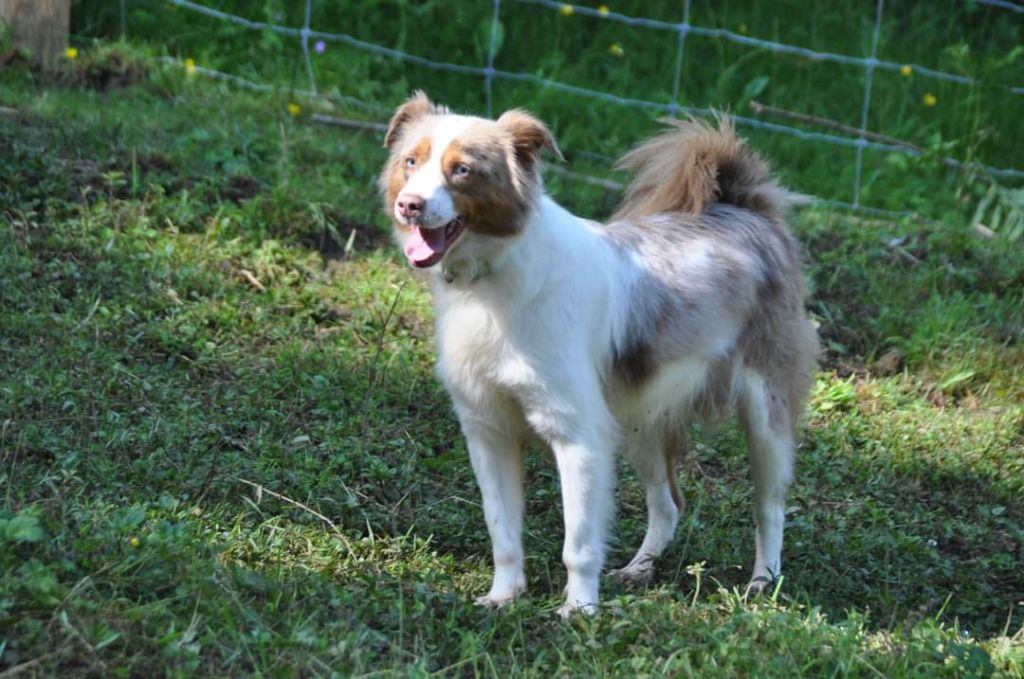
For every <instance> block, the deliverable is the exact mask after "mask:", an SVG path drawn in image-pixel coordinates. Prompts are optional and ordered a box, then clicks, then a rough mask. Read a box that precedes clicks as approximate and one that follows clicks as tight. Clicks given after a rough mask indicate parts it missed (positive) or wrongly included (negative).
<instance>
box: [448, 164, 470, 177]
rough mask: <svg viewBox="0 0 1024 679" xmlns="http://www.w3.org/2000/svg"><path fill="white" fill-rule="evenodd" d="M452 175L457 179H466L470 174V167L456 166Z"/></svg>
mask: <svg viewBox="0 0 1024 679" xmlns="http://www.w3.org/2000/svg"><path fill="white" fill-rule="evenodd" d="M452 174H453V175H454V176H456V177H465V176H466V175H467V174H469V165H465V164H461V165H456V166H455V169H454V170H452Z"/></svg>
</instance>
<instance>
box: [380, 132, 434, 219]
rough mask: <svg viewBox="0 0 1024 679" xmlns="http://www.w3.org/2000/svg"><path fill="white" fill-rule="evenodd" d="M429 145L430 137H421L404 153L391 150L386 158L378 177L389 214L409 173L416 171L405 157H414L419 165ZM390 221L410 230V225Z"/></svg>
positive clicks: (426, 157) (424, 157)
mask: <svg viewBox="0 0 1024 679" xmlns="http://www.w3.org/2000/svg"><path fill="white" fill-rule="evenodd" d="M430 147H431V143H430V137H423V138H422V139H420V140H419V141H418V142H416V144H415V145H413V146H412V147H411V148H409V149H408V150H407V151H405V152H404V153H399V152H398V151H399V150H400V149H395V150H394V151H393V152H392V154H391V158H389V159H388V164H387V166H386V167H385V168H384V173H383V174H381V177H380V186H381V189H382V191H383V193H384V211H385V212H387V213H388V214H389V215H390V214H391V206H393V205H394V204H395V200H396V199H397V198H398V194H399V193H401V191H402V188H403V187H405V185H406V183H407V182H408V181H409V175H411V174H412V173H413V172H415V171H416V170H414V169H411V168H409V167H408V165H407V164H406V162H405V161H406V159H408V158H414V159H415V160H416V167H420V166H422V165H423V164H424V163H425V162H426V161H427V159H428V158H430ZM391 221H392V222H394V224H395V228H398V229H401V230H402V231H406V232H408V231H410V230H411V227H409V226H407V225H405V224H401V223H399V222H396V221H395V220H394V219H392V220H391Z"/></svg>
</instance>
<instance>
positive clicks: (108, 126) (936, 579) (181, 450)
mask: <svg viewBox="0 0 1024 679" xmlns="http://www.w3.org/2000/svg"><path fill="white" fill-rule="evenodd" d="M95 49H98V50H113V51H118V50H119V51H120V53H121V55H122V56H125V54H124V53H125V52H127V57H126V58H130V59H137V60H140V61H142V62H145V65H146V68H145V70H144V73H145V76H144V77H141V78H139V79H137V80H134V81H130V82H118V83H117V87H118V88H121V87H123V89H115V90H112V91H108V92H102V91H99V89H97V87H95V86H96V85H97V80H96V78H95V77H93V76H89V77H81V78H79V77H77V76H79V75H81V73H82V72H83V71H84V70H85V69H84V67H83V66H69V67H68V68H69V70H68V71H66V72H65V74H64V76H63V77H61V78H56V79H55V78H54V77H53V76H51V75H48V74H41V73H37V72H34V71H31V70H29V69H27V68H25V67H20V66H19V67H12V68H5V69H3V70H0V105H3V106H5V107H10V108H14V109H16V110H17V113H16V114H3V116H2V117H0V157H3V158H4V159H5V162H4V163H3V164H0V230H2V232H0V308H2V313H0V479H2V484H0V488H2V493H3V498H2V504H0V543H2V549H0V566H2V568H0V672H6V673H10V672H22V673H24V674H27V675H29V676H32V675H36V676H58V675H59V676H70V675H76V676H106V675H124V676H138V675H143V674H159V675H167V676H194V675H195V674H197V673H198V674H207V675H235V676H249V675H256V674H259V675H271V676H330V675H338V676H353V675H362V674H386V675H391V674H394V675H407V676H425V675H428V674H442V675H485V676H505V675H508V674H531V675H539V674H545V675H558V676H576V675H638V676H640V675H662V674H668V675H673V676H676V675H681V676H751V675H757V676H779V677H791V676H798V675H805V676H878V675H879V674H881V675H883V676H906V677H915V676H993V675H1001V676H1020V675H1021V674H1022V673H1024V614H1022V607H1024V569H1022V568H1021V563H1022V562H1024V507H1022V505H1021V503H1020V497H1021V496H1022V494H1024V455H1022V452H1024V397H1022V395H1024V388H1022V386H1024V369H1022V366H1024V360H1022V359H1024V349H1022V344H1021V335H1022V330H1024V303H1022V302H1024V300H1022V296H1024V293H1022V290H1024V285H1022V282H1024V280H1022V272H1024V252H1022V251H1021V249H1020V247H1019V245H1018V244H1014V243H1012V242H1009V241H1008V240H1006V239H1004V238H1003V237H1001V236H1000V235H998V234H997V236H996V238H995V239H994V240H983V239H981V238H978V237H976V236H973V235H972V234H971V233H970V232H969V231H968V230H967V229H966V228H965V227H964V226H963V225H962V224H961V223H959V222H958V221H956V218H957V215H958V214H959V212H958V211H957V210H956V209H951V210H950V211H949V212H948V213H946V217H947V218H948V221H947V222H915V221H904V222H898V223H897V222H893V223H890V222H873V221H865V220H862V219H859V218H855V217H851V216H848V215H843V214H840V213H832V212H828V211H822V210H818V209H815V210H808V211H804V212H802V213H800V214H799V215H797V217H796V220H795V221H796V228H797V231H798V233H799V235H800V237H801V239H802V240H803V241H804V243H805V244H806V246H807V249H808V262H809V277H810V280H811V283H812V289H813V297H812V300H811V308H812V310H813V312H814V313H815V316H816V318H817V319H818V321H819V322H820V326H821V328H820V329H821V333H822V336H823V338H824V339H825V341H826V344H827V353H826V356H825V358H824V363H823V370H822V373H821V374H820V376H819V380H818V383H817V386H816V388H815V393H814V396H813V399H812V404H811V408H810V413H809V416H808V426H807V431H806V435H805V438H804V442H803V444H802V448H801V452H800V473H799V478H798V481H797V483H796V485H795V487H794V490H793V493H792V497H791V499H790V507H789V510H788V514H789V530H788V533H787V545H786V553H785V560H786V563H787V579H786V580H785V582H784V584H783V587H782V589H781V590H780V591H779V592H777V593H776V594H775V595H774V596H771V597H765V598H759V599H756V600H750V601H748V600H745V599H744V598H743V597H742V596H740V595H739V594H738V588H739V587H740V586H741V585H742V583H743V582H744V577H745V576H746V571H747V569H748V568H749V560H750V558H751V534H752V521H751V519H750V512H749V507H750V489H749V484H748V482H747V478H746V475H747V471H746V465H745V461H744V453H743V446H742V441H741V437H740V436H739V434H738V432H737V431H736V430H735V429H734V428H732V427H731V426H726V427H723V428H722V429H721V430H719V431H717V432H706V433H705V434H704V435H703V436H700V437H698V440H699V441H700V442H701V443H700V445H698V446H697V448H696V450H695V453H694V455H693V457H692V458H691V459H690V460H689V461H688V462H687V464H686V466H685V468H684V469H683V470H682V474H683V479H684V483H683V485H684V494H685V496H686V499H687V502H688V509H687V512H686V514H685V516H684V519H683V521H682V524H681V526H680V529H679V532H678V538H677V541H676V543H675V544H674V545H673V547H672V548H671V549H670V550H669V552H668V553H667V554H666V555H665V556H664V557H663V558H662V559H661V561H660V563H659V564H658V565H659V569H658V575H657V576H656V578H655V580H654V582H653V583H652V584H651V585H650V586H649V587H646V588H628V587H624V586H620V585H616V584H614V583H606V587H605V602H606V604H605V606H604V607H603V611H602V614H601V615H600V616H598V617H597V618H595V619H593V620H587V619H577V620H573V621H571V622H568V623H565V622H562V621H560V620H558V619H557V618H556V617H555V615H554V610H555V608H556V607H557V605H558V604H559V596H560V594H561V588H562V586H563V584H564V573H563V569H562V566H561V564H560V559H559V554H560V535H561V530H560V526H561V517H560V508H559V502H558V488H557V479H556V475H555V470H554V465H553V464H551V461H550V460H549V458H548V456H547V455H546V454H545V453H544V452H543V451H540V450H537V451H534V452H533V454H532V455H531V456H530V460H529V465H528V507H527V515H528V520H527V529H528V530H527V535H526V549H527V554H528V564H527V570H528V580H529V587H530V595H529V596H528V597H527V598H525V599H524V600H522V601H521V602H519V603H516V604H514V605H513V606H511V607H510V608H508V609H506V610H503V611H500V612H488V611H485V610H481V609H478V608H475V607H474V606H473V605H472V604H471V600H472V596H473V595H474V594H476V593H479V592H480V591H482V590H483V589H485V588H486V586H487V582H488V577H489V571H490V566H489V563H488V562H489V558H490V557H489V551H490V550H489V545H488V542H487V537H486V529H485V527H484V522H483V519H482V513H481V510H480V507H479V505H478V495H477V491H476V489H475V486H474V483H473V479H472V473H471V470H470V468H469V465H468V463H467V459H466V452H465V448H464V444H463V442H462V440H461V438H460V436H459V433H458V427H457V424H456V423H455V421H454V418H453V416H452V415H451V412H450V408H449V406H448V402H447V399H446V397H445V395H444V393H443V391H442V390H441V388H440V387H439V386H438V384H437V383H436V382H435V380H434V378H433V376H432V374H431V365H432V360H433V358H432V357H433V349H432V340H431V332H430V306H429V299H428V296H427V294H426V291H425V290H424V289H423V288H422V287H421V286H420V284H418V283H417V282H416V281H415V279H414V278H413V276H411V275H410V274H409V272H408V271H407V269H406V267H405V266H404V265H403V264H402V263H401V262H400V261H399V258H397V257H395V256H394V253H393V252H392V250H391V248H390V247H389V246H388V244H387V242H386V231H385V228H384V223H383V220H382V218H381V217H380V216H379V214H378V213H379V207H378V204H377V198H376V193H375V189H374V184H373V182H374V177H375V174H376V171H377V168H378V167H379V165H380V164H381V163H382V161H383V152H382V151H381V149H380V148H379V139H378V138H377V137H376V136H375V135H374V134H370V133H362V132H352V131H343V130H337V129H334V128H326V127H318V126H316V125H315V124H313V123H311V122H309V120H308V119H307V118H306V117H304V116H299V117H297V118H293V117H290V116H288V114H287V113H286V109H285V104H286V103H287V101H288V97H287V95H286V94H281V95H274V94H269V95H251V94H247V93H244V92H242V93H240V92H237V91H232V90H229V89H225V88H223V87H221V86H219V85H217V84H213V83H209V82H206V81H202V80H199V79H189V78H186V77H184V75H183V74H182V73H181V72H180V71H179V70H177V69H173V68H171V69H164V68H160V67H157V66H154V65H153V64H152V63H151V62H150V61H148V59H149V58H148V57H146V56H145V55H144V54H143V56H139V55H138V54H137V53H134V52H133V51H132V50H130V49H129V48H128V47H125V46H109V45H105V46H101V47H97V48H95ZM81 58H82V59H87V58H89V57H88V55H84V54H83V56H82V57H81ZM96 58H97V59H98V60H99V61H100V62H101V63H103V62H104V60H105V59H106V58H103V59H100V58H99V57H98V56H97V57H96ZM119 63H120V62H119ZM132 83H134V84H132ZM396 87H397V86H396ZM626 141H627V140H625V139H624V143H625V142H626ZM628 141H633V140H632V139H629V140H628ZM549 184H550V188H551V190H552V191H553V192H554V193H555V195H556V196H557V197H558V198H559V199H560V200H562V201H563V202H565V203H566V204H567V205H569V206H570V207H572V208H574V209H576V210H578V211H580V212H584V213H587V214H599V213H600V211H601V210H603V209H606V206H607V205H608V204H610V203H611V202H613V201H614V196H611V197H609V196H607V195H605V194H604V193H602V192H600V190H599V189H597V188H595V187H590V186H588V185H584V184H573V183H571V182H569V181H568V180H560V179H558V178H557V177H552V179H551V181H550V182H549ZM936 190H937V189H936ZM353 234H354V236H353ZM350 236H352V246H351V247H346V243H348V242H349V239H350ZM622 476H623V482H622V483H621V484H620V489H619V491H618V500H619V508H620V511H619V518H618V521H617V524H616V541H615V543H614V544H613V549H612V554H611V557H610V561H611V563H612V564H621V563H624V561H625V560H626V559H627V558H628V557H629V555H630V548H631V547H635V545H636V544H637V543H638V542H639V540H640V538H641V537H642V532H643V513H642V509H643V499H642V494H641V492H640V490H639V488H638V487H637V485H638V484H636V482H635V480H634V479H632V476H631V474H630V473H629V472H627V471H625V470H623V473H622Z"/></svg>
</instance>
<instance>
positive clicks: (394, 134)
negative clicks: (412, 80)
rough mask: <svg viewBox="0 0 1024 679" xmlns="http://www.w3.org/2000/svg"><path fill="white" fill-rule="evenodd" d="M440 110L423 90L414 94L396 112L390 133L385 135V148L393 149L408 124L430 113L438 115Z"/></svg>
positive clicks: (389, 126) (389, 124)
mask: <svg viewBox="0 0 1024 679" xmlns="http://www.w3.org/2000/svg"><path fill="white" fill-rule="evenodd" d="M438 110H439V109H438V107H437V106H435V105H434V102H432V101H430V99H429V98H428V97H427V95H426V93H425V92H424V91H423V90H416V91H415V92H413V94H412V96H411V97H409V98H408V99H406V100H405V103H404V104H402V105H401V106H399V107H398V108H397V109H396V110H395V114H394V115H393V116H391V122H390V123H388V131H387V132H385V133H384V148H391V146H392V145H393V144H394V143H395V141H397V140H398V135H399V134H400V133H401V131H402V128H403V127H404V126H405V125H406V124H408V123H410V122H412V121H413V120H416V119H417V118H422V117H423V116H425V115H427V114H429V113H436V112H437V111H438Z"/></svg>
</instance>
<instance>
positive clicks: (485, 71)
mask: <svg viewBox="0 0 1024 679" xmlns="http://www.w3.org/2000/svg"><path fill="white" fill-rule="evenodd" d="M321 1H322V0H321ZM514 1H515V2H518V3H521V4H530V5H537V6H542V7H545V8H547V9H550V10H554V11H560V12H565V11H568V12H572V13H578V14H581V15H584V16H590V17H595V18H598V19H601V20H606V21H612V22H617V23H620V24H624V25H627V26H634V27H642V28H647V29H652V30H665V31H675V32H676V33H677V34H678V49H677V52H676V61H675V68H674V72H673V81H672V86H671V91H672V101H670V102H660V101H651V100H646V99H638V98H633V97H621V96H618V95H616V94H613V93H611V92H604V91H601V90H594V89H590V88H586V87H580V86H577V85H571V84H568V83H563V82H560V81H557V80H552V79H550V78H544V77H541V76H538V75H535V74H533V73H528V72H522V71H507V70H503V69H499V68H496V67H495V65H494V63H495V58H496V54H497V48H498V43H499V39H498V33H499V30H500V18H501V5H502V0H492V12H491V24H490V35H489V42H488V49H487V61H486V64H485V65H484V66H475V65H468V64H460V63H452V62H444V61H436V60H433V59H428V58H426V57H422V56H419V55H416V54H411V53H409V52H405V51H403V50H398V49H394V48H391V47H386V46H384V45H379V44H376V43H372V42H368V41H365V40H361V39H359V38H356V37H354V36H351V35H348V34H346V33H334V32H327V31H318V30H315V29H313V28H312V27H311V26H310V18H311V16H312V5H313V2H314V0H305V13H304V22H303V25H302V27H301V28H296V27H291V26H283V25H279V24H275V23H269V22H264V21H255V20H252V19H248V18H246V17H242V16H239V15H237V14H232V13H229V12H225V11H222V10H219V9H215V8H213V7H210V6H207V5H204V4H200V3H198V2H194V1H193V0H164V2H166V3H168V4H171V5H175V6H178V7H181V8H184V9H187V10H190V11H193V12H196V13H198V14H201V15H204V16H207V17H210V18H214V19H217V20H220V21H225V22H229V23H233V24H236V25H239V26H243V27H245V28H248V29H250V30H253V31H265V30H269V31H273V32H275V33H277V34H279V35H283V36H287V37H293V38H298V39H299V40H300V44H301V47H302V55H303V61H304V65H305V70H306V74H307V78H308V80H309V89H308V91H304V92H301V93H300V94H302V95H303V96H312V97H316V96H319V95H318V89H317V84H316V78H315V74H314V69H313V64H312V59H311V58H310V54H309V40H310V39H311V38H314V39H317V40H325V41H331V42H336V43H341V44H344V45H347V46H349V47H352V48H355V49H358V50H362V51H365V52H370V53H374V54H379V55H382V56H386V57H390V58H394V59H399V60H401V61H405V62H407V63H411V64H416V65H419V66H423V67H426V68H430V69H433V70H437V71H446V72H450V73H458V74H462V75H468V76H476V77H479V78H482V79H483V86H484V98H485V102H486V112H487V114H488V115H493V110H492V108H493V95H492V91H493V84H494V80H495V79H501V80H509V81H515V82H528V83H533V84H535V85H538V86H540V87H545V88H549V89H553V90H556V91H560V92H565V93H567V94H572V95H576V96H580V97H584V98H588V99H592V100H595V101H601V102H604V103H608V104H613V105H617V106H624V107H628V108H636V109H647V110H656V111H663V112H665V113H668V114H670V115H673V116H678V115H679V114H688V115H694V116H709V115H712V114H713V113H714V112H713V111H712V110H711V109H707V108H700V107H693V106H683V105H680V104H679V103H678V101H679V87H680V81H681V77H682V69H683V63H684V58H685V57H684V55H685V45H686V38H687V36H688V35H691V34H693V35H700V36H704V37H711V38H718V39H722V40H727V41H730V42H735V43H738V44H742V45H746V46H749V47H756V48H759V49H765V50H769V51H772V52H776V53H780V54H789V55H794V56H800V57H804V58H808V59H811V60H815V61H830V62H836V63H841V64H846V65H852V66H859V67H861V68H864V70H865V76H866V77H865V87H864V97H863V100H862V108H861V125H860V133H861V134H860V135H858V136H856V137H851V136H841V135H838V134H831V133H827V132H813V131H808V130H804V129H801V128H798V127H793V126H790V125H784V124H781V123H772V122H768V121H764V120H760V119H757V118H751V117H749V116H742V115H732V116H731V117H732V118H733V120H735V121H736V123H737V124H739V125H743V126H747V127H751V128H756V129H761V130H766V131H769V132H772V133H776V134H784V135H789V136H792V137H796V138H798V139H801V140H803V141H807V142H815V143H822V144H829V145H834V146H845V147H852V148H854V149H856V164H855V172H854V186H853V202H852V203H848V202H844V201H838V200H830V199H819V200H820V202H823V203H826V204H828V205H832V206H835V207H842V208H849V209H852V210H855V211H860V212H864V213H867V214H873V215H889V216H896V217H898V216H906V215H910V214H913V213H910V212H904V211H892V210H883V209H881V208H874V207H871V206H866V205H862V204H861V201H860V194H861V178H862V172H863V153H864V150H865V149H872V150H875V151H886V152H895V153H901V154H905V155H908V156H920V155H922V153H923V152H922V151H921V150H920V149H917V148H910V147H907V146H904V145H901V144H887V143H883V142H878V141H873V140H870V139H866V138H865V137H864V133H865V132H867V123H868V112H869V109H870V103H871V89H872V80H873V78H872V76H873V74H874V71H875V70H876V69H885V70H890V71H900V70H901V69H904V68H905V67H907V66H909V67H910V68H912V69H913V71H914V72H915V73H918V74H920V75H923V76H926V77H930V78H934V79H937V80H942V81H948V82H954V83H961V84H967V85H976V84H978V83H977V82H976V81H975V80H974V79H972V78H968V77H966V76H962V75H958V74H954V73H947V72H944V71H940V70H936V69H932V68H928V67H925V66H921V65H919V64H903V63H895V62H891V61H885V60H881V59H878V58H877V52H878V43H879V36H880V32H881V23H882V16H883V10H884V2H883V0H877V3H876V7H875V21H874V27H873V32H872V36H871V53H870V54H869V55H868V56H866V57H858V56H851V55H845V54H837V53H833V52H819V51H816V50H811V49H808V48H806V47H800V46H796V45H788V44H785V43H780V42H775V41H770V40H762V39H759V38H754V37H750V36H746V35H741V34H738V33H734V32H732V31H729V30H727V29H722V28H708V27H704V26H697V25H694V24H692V23H690V8H691V0H684V2H683V12H682V18H681V21H680V22H679V23H671V22H666V21H660V20H656V19H650V18H646V17H634V16H628V15H625V14H621V13H617V12H612V11H609V10H608V9H607V8H606V7H604V6H602V7H599V8H596V9H595V8H592V7H586V6H583V5H574V4H568V3H562V2H555V1H553V0H514ZM973 1H974V2H977V3H978V4H984V5H991V6H994V7H999V8H1003V9H1007V10H1010V11H1013V12H1024V6H1021V5H1017V4H1015V3H1013V2H1008V1H1007V0H973ZM196 70H197V72H199V73H202V74H204V75H210V76H213V77H218V78H220V79H224V80H228V81H231V82H234V83H235V84H238V85H241V86H243V87H247V88H249V89H253V88H257V89H261V90H262V89H267V90H269V89H273V86H271V85H267V84H263V83H255V82H253V81H249V80H246V79H243V78H239V77H237V76H232V75H230V74H226V73H221V72H219V71H213V70H212V69H207V68H199V67H197V68H196ZM1000 87H1001V88H1002V89H1003V90H1005V91H1006V92H1007V93H1008V94H1012V95H1022V94H1024V85H1016V84H1012V83H1011V84H1008V85H1000ZM328 98H330V99H334V100H338V101H341V102H343V103H346V104H349V105H354V106H357V107H359V108H362V109H364V110H369V111H375V112H382V111H383V110H384V109H383V107H380V106H377V105H375V104H371V103H368V102H364V101H360V100H358V99H356V98H353V97H346V96H338V95H332V96H330V97H328ZM579 155H584V156H590V157H593V158H596V159H605V157H604V156H602V155H600V154H594V153H587V152H585V151H584V152H581V153H579ZM941 162H942V163H943V164H945V165H946V166H948V167H951V168H955V169H958V170H960V169H976V170H981V171H984V172H986V173H988V174H989V175H990V176H992V177H999V178H1014V179H1020V178H1024V170H1020V169H1017V168H1012V167H994V166H991V165H985V164H981V163H963V162H961V161H959V160H957V159H955V158H950V157H945V158H942V159H941Z"/></svg>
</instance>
